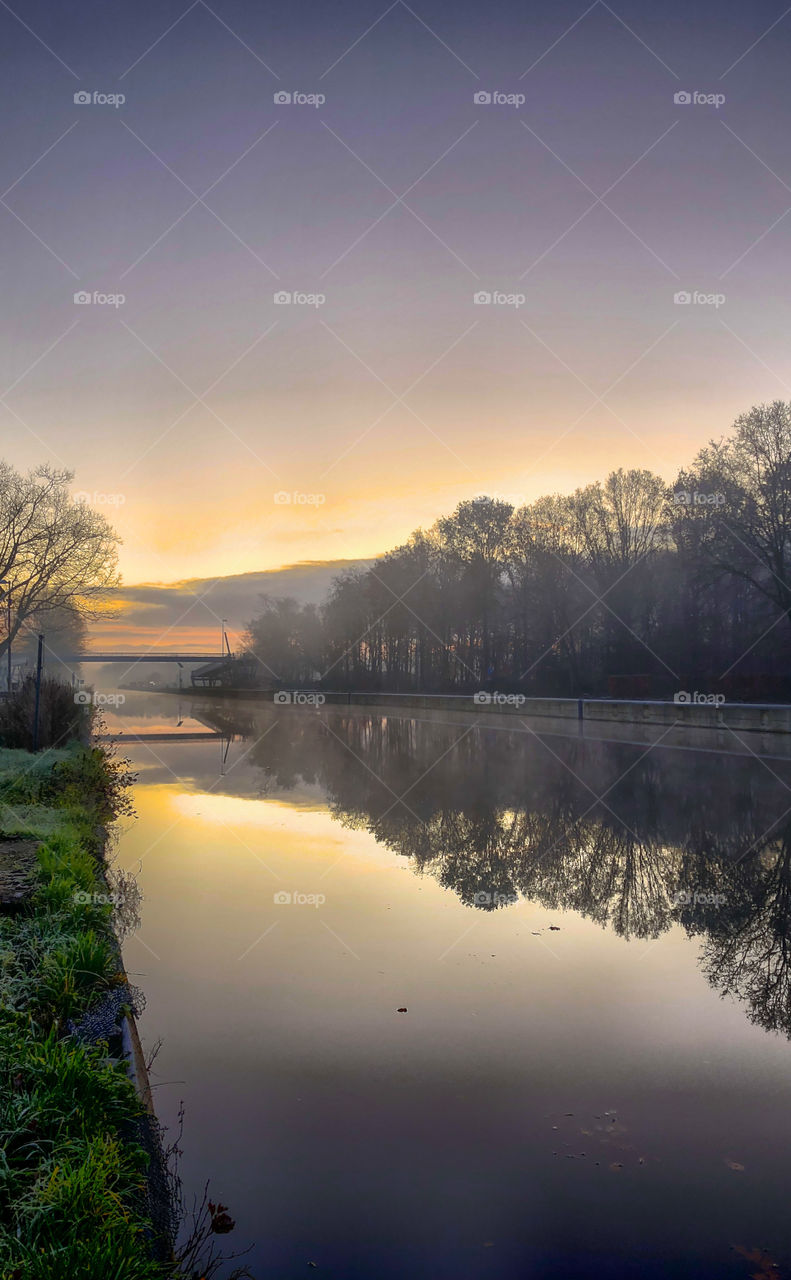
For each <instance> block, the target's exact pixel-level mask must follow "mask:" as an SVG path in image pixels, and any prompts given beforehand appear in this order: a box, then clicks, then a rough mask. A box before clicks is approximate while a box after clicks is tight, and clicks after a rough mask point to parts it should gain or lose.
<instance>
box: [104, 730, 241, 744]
mask: <svg viewBox="0 0 791 1280" xmlns="http://www.w3.org/2000/svg"><path fill="white" fill-rule="evenodd" d="M225 739H226V735H225V734H223V733H220V732H219V730H218V731H217V732H216V733H211V732H209V731H208V730H206V731H205V732H204V731H203V730H200V731H198V730H196V731H195V732H194V733H192V732H187V733H179V732H178V731H177V730H175V729H174V730H173V731H172V732H171V733H135V732H134V731H133V730H128V731H127V730H125V729H117V730H116V732H115V733H101V734H99V741H100V742H225Z"/></svg>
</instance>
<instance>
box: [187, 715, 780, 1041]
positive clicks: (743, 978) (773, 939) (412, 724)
mask: <svg viewBox="0 0 791 1280" xmlns="http://www.w3.org/2000/svg"><path fill="white" fill-rule="evenodd" d="M213 716H214V708H211V707H206V708H202V709H201V718H202V719H203V720H204V721H206V722H212V721H213ZM218 727H219V725H218ZM235 728H236V731H237V732H239V729H240V726H239V724H238V723H237V724H236V726H235ZM245 729H246V730H249V731H250V732H251V733H254V734H256V735H257V734H260V732H261V728H260V724H259V725H258V728H256V729H253V728H252V726H251V725H250V726H245ZM244 731H245V730H243V732H244ZM250 759H251V761H252V762H253V763H254V764H255V765H256V766H257V768H258V769H260V770H261V772H262V778H263V783H262V786H263V789H265V790H267V791H269V790H271V789H273V788H277V789H286V790H287V789H289V788H293V787H295V786H297V785H298V784H304V783H310V784H314V785H315V784H318V785H320V786H321V787H322V788H323V789H324V791H325V792H326V794H327V797H328V802H329V805H330V808H331V812H332V814H333V816H334V817H335V818H336V820H337V821H338V822H340V823H342V824H343V825H344V826H346V827H350V828H355V829H362V830H367V831H370V832H371V833H372V834H373V835H374V836H375V837H376V839H377V840H379V841H381V842H382V843H383V844H385V845H386V846H387V847H388V848H390V849H392V850H394V851H395V852H396V853H398V854H401V855H403V856H404V857H407V858H409V860H410V863H411V865H412V868H413V869H414V870H415V872H417V873H418V874H426V873H427V874H431V875H433V876H435V877H436V879H437V880H438V881H439V883H440V884H441V885H443V886H444V887H446V888H448V889H452V890H453V891H454V892H455V893H457V894H458V896H459V897H460V899H461V900H462V902H464V903H465V904H466V905H468V906H469V907H470V908H472V909H477V910H485V911H486V910H488V911H495V910H498V909H503V908H504V904H506V903H507V902H508V899H509V898H510V897H512V896H513V895H522V896H523V897H524V898H526V899H529V900H531V901H533V902H536V903H538V904H540V905H541V906H543V907H545V908H547V909H551V910H558V909H569V910H573V911H577V912H579V913H580V914H581V915H583V916H586V917H588V918H589V919H592V920H595V921H596V922H597V923H598V924H600V925H602V927H605V926H608V927H610V928H612V929H614V930H615V932H616V933H617V934H619V935H621V936H622V937H624V938H645V939H652V938H658V937H659V936H660V935H661V934H663V933H664V932H666V931H667V930H668V929H669V928H670V927H671V926H672V925H674V924H677V925H681V926H682V927H683V928H684V929H685V930H686V932H687V934H688V935H689V936H690V937H699V938H700V939H701V941H702V950H701V958H700V959H701V965H702V968H703V971H704V973H705V974H706V976H707V978H708V980H709V982H711V984H712V985H713V986H714V987H715V988H716V989H718V990H719V991H720V993H721V995H722V996H723V997H725V996H730V997H733V998H735V999H737V1000H739V1001H741V1002H743V1003H744V1004H745V1006H746V1009H747V1011H748V1016H749V1017H750V1019H751V1021H753V1022H754V1023H756V1024H757V1025H759V1026H762V1027H764V1028H765V1029H767V1030H770V1031H778V1032H783V1033H785V1034H786V1035H787V1036H790V1037H791V1007H790V1003H789V1002H790V999H791V986H790V980H789V934H790V932H791V815H789V814H788V813H787V812H786V810H788V808H789V803H788V801H789V797H788V791H787V786H786V783H785V781H784V780H783V775H784V774H786V773H791V770H790V769H789V767H788V766H786V765H785V764H784V763H781V764H780V765H779V766H778V765H777V764H774V765H773V769H772V770H771V771H770V770H768V769H767V768H766V767H765V766H764V765H763V764H762V763H761V762H760V761H759V760H757V759H753V758H751V757H750V756H749V755H748V756H746V757H745V756H734V755H730V756H729V755H727V754H718V753H715V752H711V753H708V752H701V753H700V754H697V755H693V754H690V753H687V752H684V751H673V750H664V751H657V750H650V749H649V748H648V747H645V748H642V747H635V746H630V745H626V744H623V743H617V742H611V743H607V744H606V745H603V744H601V743H592V742H588V741H585V740H584V739H575V738H571V737H569V738H563V737H556V736H553V737H551V738H546V739H545V740H543V741H539V740H538V739H537V738H536V737H535V736H534V735H532V734H530V733H528V732H527V731H524V732H521V733H520V732H518V731H513V732H512V731H505V730H500V729H494V728H484V727H480V726H477V725H476V726H470V727H468V728H466V729H465V727H464V726H463V725H461V726H460V725H458V724H457V725H447V724H442V723H439V722H437V721H431V720H417V719H408V718H394V717H392V716H387V715H370V716H369V715H366V714H364V713H359V712H356V711H355V712H349V713H344V712H342V711H340V710H337V711H336V710H335V709H331V710H329V709H325V711H324V712H323V713H322V714H316V713H313V712H302V711H301V710H296V711H295V710H292V711H291V712H289V713H286V714H283V715H281V716H280V718H279V719H278V721H277V723H275V724H274V726H273V727H271V728H269V731H268V732H267V733H266V736H264V737H261V738H260V740H259V741H258V742H257V743H256V745H255V746H254V747H253V748H252V750H251V752H250ZM777 770H779V772H778V771H777ZM789 781H791V777H790V778H789Z"/></svg>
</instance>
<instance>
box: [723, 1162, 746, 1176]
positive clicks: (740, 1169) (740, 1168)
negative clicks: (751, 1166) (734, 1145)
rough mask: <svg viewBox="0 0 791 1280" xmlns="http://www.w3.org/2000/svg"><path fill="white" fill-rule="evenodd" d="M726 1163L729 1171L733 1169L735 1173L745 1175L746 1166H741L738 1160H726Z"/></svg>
mask: <svg viewBox="0 0 791 1280" xmlns="http://www.w3.org/2000/svg"><path fill="white" fill-rule="evenodd" d="M725 1163H726V1164H727V1166H728V1168H729V1169H733V1172H734V1173H744V1165H743V1164H739V1161H738V1160H726V1161H725Z"/></svg>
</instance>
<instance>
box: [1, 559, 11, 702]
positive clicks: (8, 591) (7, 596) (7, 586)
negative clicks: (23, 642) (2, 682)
mask: <svg viewBox="0 0 791 1280" xmlns="http://www.w3.org/2000/svg"><path fill="white" fill-rule="evenodd" d="M0 587H5V602H6V611H7V613H6V617H7V625H8V696H9V698H10V697H11V583H10V582H9V581H8V578H3V579H2V581H0Z"/></svg>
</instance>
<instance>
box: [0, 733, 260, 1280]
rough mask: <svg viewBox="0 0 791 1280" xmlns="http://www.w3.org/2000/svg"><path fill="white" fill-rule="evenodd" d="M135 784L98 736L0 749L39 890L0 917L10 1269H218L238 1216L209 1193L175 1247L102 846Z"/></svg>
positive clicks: (16, 824) (8, 862) (2, 1242)
mask: <svg viewBox="0 0 791 1280" xmlns="http://www.w3.org/2000/svg"><path fill="white" fill-rule="evenodd" d="M127 782H128V779H127V778H126V777H125V774H124V769H123V766H122V765H120V764H119V763H118V762H116V761H115V760H114V759H113V758H112V756H110V755H108V754H107V753H105V752H104V751H102V750H100V749H98V748H96V747H90V748H88V747H83V746H80V745H78V744H74V745H72V746H70V747H69V748H67V749H65V750H53V751H46V752H43V753H41V754H40V755H36V756H33V755H30V754H28V753H27V752H25V751H21V750H8V749H0V847H2V850H3V859H4V868H5V869H6V871H7V869H8V867H9V866H12V867H13V866H14V865H17V864H19V861H20V859H23V858H26V859H27V862H26V864H25V865H26V872H27V875H28V882H29V884H30V886H31V888H32V892H28V893H27V896H26V898H25V899H24V900H20V901H15V902H13V903H12V909H11V910H5V911H4V913H3V915H2V916H0V1127H1V1128H2V1150H1V1151H0V1277H2V1280H77V1277H79V1280H164V1278H165V1277H167V1278H168V1280H176V1278H177V1277H190V1278H192V1277H196V1278H197V1277H204V1276H209V1275H212V1274H214V1273H215V1271H216V1269H217V1267H218V1266H219V1265H220V1261H221V1259H218V1258H217V1256H216V1255H215V1253H214V1251H213V1250H212V1248H211V1244H210V1241H211V1238H212V1236H213V1235H214V1234H215V1233H217V1234H221V1233H225V1232H226V1231H228V1230H229V1229H230V1227H231V1226H232V1225H233V1224H232V1222H231V1219H230V1218H229V1217H228V1215H227V1214H226V1213H225V1212H224V1206H215V1205H213V1204H210V1203H208V1202H207V1203H206V1204H204V1206H203V1208H202V1213H200V1214H199V1216H198V1219H197V1221H195V1222H194V1224H193V1232H192V1236H191V1237H190V1240H189V1241H188V1243H187V1245H186V1246H185V1247H184V1248H183V1249H182V1251H181V1254H180V1255H179V1258H178V1259H177V1260H175V1261H174V1260H173V1255H172V1250H171V1247H170V1246H171V1243H172V1241H171V1237H172V1234H173V1230H174V1229H175V1225H176V1223H175V1221H174V1218H173V1214H174V1209H175V1205H174V1192H175V1191H177V1189H178V1184H177V1182H176V1183H174V1181H173V1175H172V1172H171V1173H170V1174H168V1173H167V1172H166V1171H165V1169H164V1168H163V1164H162V1160H161V1158H159V1157H160V1156H161V1152H160V1149H159V1145H158V1133H157V1130H156V1127H155V1125H152V1121H151V1118H150V1117H149V1116H148V1114H147V1113H146V1111H145V1108H144V1107H143V1104H142V1103H141V1101H140V1099H139V1098H138V1095H137V1092H136V1090H135V1088H134V1086H133V1084H132V1082H131V1080H130V1078H129V1075H128V1072H127V1068H126V1065H125V1062H124V1060H123V1058H122V1056H121V1052H122V1051H121V1045H120V1037H119V1036H118V1034H117V1023H118V1019H119V1016H123V1014H124V1012H125V1011H126V1009H127V1008H128V1001H129V1000H130V998H131V992H130V988H129V986H128V984H127V981H126V975H125V974H124V972H123V969H122V965H121V958H120V950H119V946H118V938H117V934H116V918H114V912H117V911H118V910H119V908H118V901H119V894H118V893H117V892H113V889H114V887H116V888H117V883H116V881H115V880H113V881H112V883H109V882H108V872H107V868H106V865H105V861H104V852H105V844H106V824H107V823H109V822H111V821H112V820H113V819H114V818H115V817H117V816H118V815H119V813H123V812H124V811H125V810H126V806H127V799H126V796H127V793H128V788H127ZM14 859H16V864H15V863H14ZM16 883H17V882H15V887H16ZM122 887H124V886H123V884H122ZM126 887H127V888H128V886H126ZM121 896H122V895H121ZM108 1011H109V1012H108ZM86 1028H87V1030H86ZM152 1135H153V1136H152ZM153 1187H157V1189H158V1190H157V1192H155V1193H154V1194H152V1188H153ZM176 1198H177V1197H176ZM235 1274H240V1273H235Z"/></svg>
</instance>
